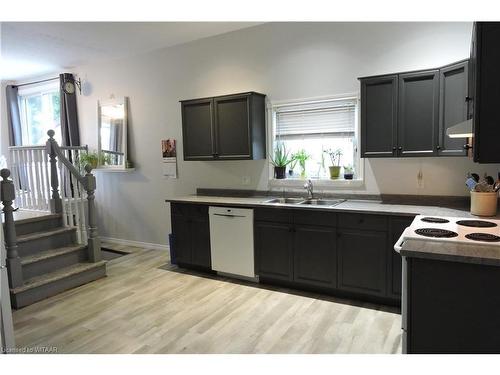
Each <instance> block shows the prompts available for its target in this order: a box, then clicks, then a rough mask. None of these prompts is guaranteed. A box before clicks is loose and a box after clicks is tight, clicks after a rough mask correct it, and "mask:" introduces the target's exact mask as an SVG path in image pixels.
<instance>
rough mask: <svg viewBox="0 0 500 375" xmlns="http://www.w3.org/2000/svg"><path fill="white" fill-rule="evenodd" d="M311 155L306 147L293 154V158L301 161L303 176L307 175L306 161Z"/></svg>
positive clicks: (301, 173) (301, 174)
mask: <svg viewBox="0 0 500 375" xmlns="http://www.w3.org/2000/svg"><path fill="white" fill-rule="evenodd" d="M310 157H311V155H309V154H308V153H307V152H306V150H304V149H301V150H299V151H297V152H296V153H295V154H293V158H294V159H295V160H297V162H298V163H299V166H300V177H301V178H305V177H306V161H307V160H309V158H310Z"/></svg>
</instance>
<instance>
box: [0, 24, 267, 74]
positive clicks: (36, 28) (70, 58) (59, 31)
mask: <svg viewBox="0 0 500 375" xmlns="http://www.w3.org/2000/svg"><path fill="white" fill-rule="evenodd" d="M257 24H258V23H256V22H2V23H1V34H0V35H1V55H0V56H1V63H2V68H1V69H0V79H2V80H22V79H26V78H30V77H34V76H42V75H44V74H49V73H53V72H59V71H61V70H64V69H70V68H72V67H75V66H79V65H84V64H88V63H93V62H98V61H105V60H113V59H118V58H123V57H127V56H133V55H138V54H141V53H145V52H149V51H152V50H155V49H160V48H166V47H171V46H174V45H177V44H182V43H187V42H190V41H193V40H197V39H202V38H206V37H209V36H214V35H218V34H223V33H227V32H230V31H234V30H238V29H243V28H247V27H251V26H254V25H257Z"/></svg>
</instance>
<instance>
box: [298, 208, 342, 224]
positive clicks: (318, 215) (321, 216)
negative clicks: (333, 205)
mask: <svg viewBox="0 0 500 375" xmlns="http://www.w3.org/2000/svg"><path fill="white" fill-rule="evenodd" d="M293 222H294V224H309V225H321V226H325V227H335V226H337V214H336V213H335V212H327V211H316V210H314V211H313V210H293Z"/></svg>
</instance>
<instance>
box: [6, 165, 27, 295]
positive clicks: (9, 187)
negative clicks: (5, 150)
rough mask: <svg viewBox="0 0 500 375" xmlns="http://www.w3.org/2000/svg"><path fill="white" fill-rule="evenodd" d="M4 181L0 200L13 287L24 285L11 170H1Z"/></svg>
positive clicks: (9, 271)
mask: <svg viewBox="0 0 500 375" xmlns="http://www.w3.org/2000/svg"><path fill="white" fill-rule="evenodd" d="M0 176H1V177H2V181H1V182H0V200H1V201H2V203H3V210H2V211H3V213H4V217H5V223H4V226H3V228H4V234H5V250H6V251H7V259H6V263H7V272H8V275H9V285H10V287H11V288H16V287H18V286H21V285H23V283H24V281H23V270H22V267H21V259H20V258H19V254H18V253H17V236H16V227H15V224H14V208H13V207H12V203H14V199H15V196H16V194H15V188H14V183H13V182H12V180H9V177H10V171H9V170H8V169H2V170H1V171H0Z"/></svg>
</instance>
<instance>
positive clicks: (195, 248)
mask: <svg viewBox="0 0 500 375" xmlns="http://www.w3.org/2000/svg"><path fill="white" fill-rule="evenodd" d="M190 232H191V233H190V236H191V237H192V242H191V246H192V251H191V254H192V255H191V263H192V264H194V265H195V266H201V267H207V268H210V267H211V266H212V258H211V253H210V224H209V221H208V216H207V218H203V217H201V218H200V217H193V218H192V220H191V228H190Z"/></svg>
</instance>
